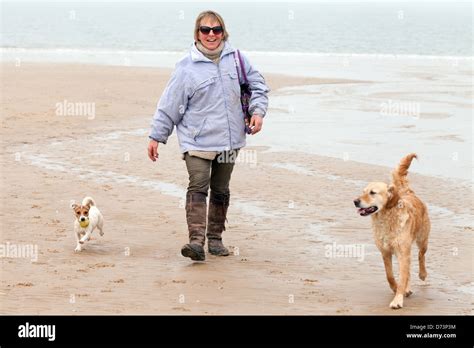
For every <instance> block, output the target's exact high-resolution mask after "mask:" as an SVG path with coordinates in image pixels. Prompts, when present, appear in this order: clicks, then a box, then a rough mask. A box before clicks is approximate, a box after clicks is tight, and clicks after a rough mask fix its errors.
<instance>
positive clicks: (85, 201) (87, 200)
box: [82, 197, 95, 206]
mask: <svg viewBox="0 0 474 348" xmlns="http://www.w3.org/2000/svg"><path fill="white" fill-rule="evenodd" d="M82 205H90V206H93V205H95V201H94V200H93V199H92V197H85V198H84V199H83V200H82Z"/></svg>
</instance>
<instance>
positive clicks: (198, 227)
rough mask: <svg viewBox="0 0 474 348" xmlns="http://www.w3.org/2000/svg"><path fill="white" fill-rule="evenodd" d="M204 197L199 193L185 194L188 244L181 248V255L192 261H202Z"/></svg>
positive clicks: (204, 214) (204, 216)
mask: <svg viewBox="0 0 474 348" xmlns="http://www.w3.org/2000/svg"><path fill="white" fill-rule="evenodd" d="M206 212H207V204H206V195H205V194H203V193H200V192H188V193H187V194H186V221H187V223H188V231H189V244H186V245H184V246H183V247H182V248H181V255H183V256H185V257H189V258H191V260H194V261H204V260H205V259H206V254H205V252H204V242H205V241H206V236H205V234H206Z"/></svg>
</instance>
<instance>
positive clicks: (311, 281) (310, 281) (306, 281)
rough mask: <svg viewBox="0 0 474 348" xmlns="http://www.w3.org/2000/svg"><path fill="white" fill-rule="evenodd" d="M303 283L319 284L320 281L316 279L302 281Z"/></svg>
mask: <svg viewBox="0 0 474 348" xmlns="http://www.w3.org/2000/svg"><path fill="white" fill-rule="evenodd" d="M301 280H302V281H303V282H305V283H306V284H309V283H317V282H318V280H316V279H301Z"/></svg>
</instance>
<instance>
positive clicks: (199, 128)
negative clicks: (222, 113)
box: [191, 117, 207, 141]
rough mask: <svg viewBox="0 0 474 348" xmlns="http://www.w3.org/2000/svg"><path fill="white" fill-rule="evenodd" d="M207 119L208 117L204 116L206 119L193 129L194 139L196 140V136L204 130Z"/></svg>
mask: <svg viewBox="0 0 474 348" xmlns="http://www.w3.org/2000/svg"><path fill="white" fill-rule="evenodd" d="M206 120H207V117H204V119H203V120H202V122H201V124H200V125H199V127H198V128H194V129H193V130H192V134H191V136H192V137H193V139H194V141H196V138H197V137H198V136H199V134H201V132H202V129H203V128H204V125H205V124H206Z"/></svg>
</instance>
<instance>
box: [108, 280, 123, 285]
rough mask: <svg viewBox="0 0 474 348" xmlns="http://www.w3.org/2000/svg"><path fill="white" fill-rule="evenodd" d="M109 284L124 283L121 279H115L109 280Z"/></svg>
mask: <svg viewBox="0 0 474 348" xmlns="http://www.w3.org/2000/svg"><path fill="white" fill-rule="evenodd" d="M110 282H111V283H116V284H122V283H125V280H123V279H117V280H111V281H110Z"/></svg>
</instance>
